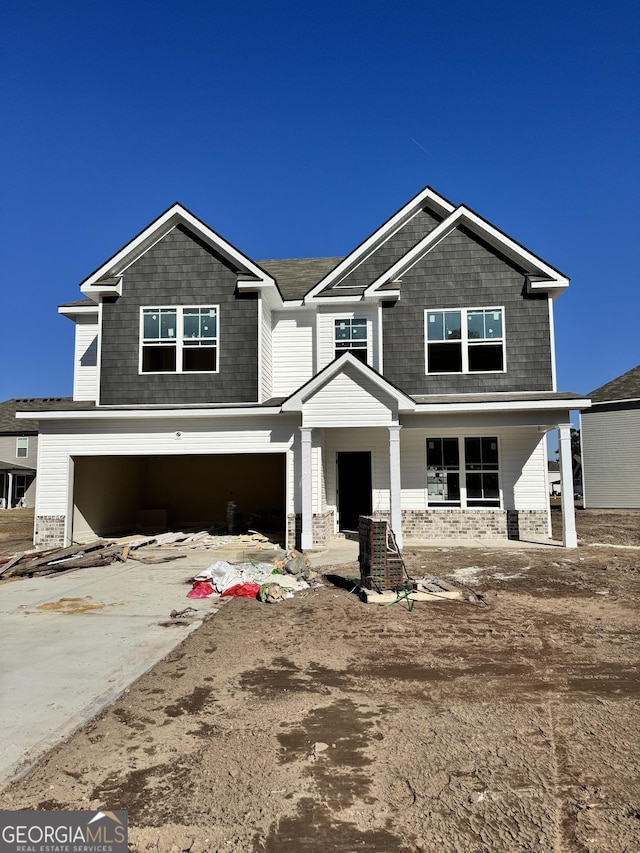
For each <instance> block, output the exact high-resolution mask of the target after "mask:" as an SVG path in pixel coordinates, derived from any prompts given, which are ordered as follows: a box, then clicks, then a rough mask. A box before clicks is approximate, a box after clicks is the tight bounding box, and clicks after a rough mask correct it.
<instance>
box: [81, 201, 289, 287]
mask: <svg viewBox="0 0 640 853" xmlns="http://www.w3.org/2000/svg"><path fill="white" fill-rule="evenodd" d="M177 225H182V226H184V227H185V228H187V229H188V230H189V231H191V232H192V233H194V234H196V235H197V236H198V237H199V238H200V239H201V240H202V241H203V242H204V243H205V244H206V245H208V246H210V247H211V248H212V249H213V250H214V251H215V252H217V253H218V254H219V255H222V257H223V258H225V260H226V261H227V262H228V263H229V264H230V265H231V267H233V268H234V269H235V270H236V272H237V273H238V274H239V275H241V276H243V277H244V279H245V281H246V282H247V283H248V287H250V288H253V289H256V287H259V288H264V289H266V290H270V291H272V292H277V286H276V283H275V281H274V280H273V278H272V277H271V276H270V275H269V274H268V273H267V272H266V271H265V270H263V269H261V268H260V267H259V266H258V265H257V264H256V263H255V261H252V260H251V259H250V258H248V257H247V256H246V255H245V254H243V253H242V252H241V251H240V250H239V249H236V247H235V246H233V245H232V244H231V243H229V242H228V241H227V240H225V239H224V237H221V236H220V235H219V234H217V233H216V232H215V231H213V230H212V229H211V228H209V226H208V225H206V224H205V223H204V222H203V221H202V220H201V219H198V217H197V216H195V215H194V214H193V213H191V211H189V210H187V208H186V207H183V206H182V205H181V204H180V203H179V202H175V204H172V205H171V207H169V208H167V210H165V211H164V213H161V214H160V216H158V218H157V219H154V221H153V222H152V223H151V224H150V225H148V226H147V227H146V228H144V229H143V230H142V231H140V232H139V234H137V235H136V236H135V237H134V238H133V239H132V240H129V242H128V243H126V245H124V246H123V247H122V248H121V249H119V250H118V251H117V252H116V253H115V254H114V255H112V256H111V257H110V258H109V259H108V260H107V261H105V262H104V263H103V264H102V265H101V266H99V267H98V268H97V269H96V270H94V271H93V272H92V273H91V275H89V276H87V278H85V280H84V281H83V282H82V283H81V285H80V290H81V291H82V292H83V293H84V294H86V295H87V296H93V295H100V294H108V293H111V294H114V293H116V294H120V293H121V292H122V275H123V273H124V271H125V270H126V269H127V267H129V266H130V265H131V264H132V263H133V262H134V261H135V260H137V259H138V258H139V257H140V256H141V255H143V254H144V253H145V252H146V251H147V250H148V249H150V248H151V246H153V245H154V244H155V243H157V242H158V241H159V240H161V239H162V238H163V237H164V236H166V235H167V234H168V233H169V232H170V231H172V230H173V229H174V228H175V227H176V226H177ZM240 286H241V285H240ZM248 287H247V285H245V288H244V289H248ZM278 297H279V294H278ZM278 301H281V299H278Z"/></svg>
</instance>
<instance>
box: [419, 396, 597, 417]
mask: <svg viewBox="0 0 640 853" xmlns="http://www.w3.org/2000/svg"><path fill="white" fill-rule="evenodd" d="M590 406H591V400H589V399H586V398H582V399H580V400H575V399H573V400H566V399H565V400H529V401H527V400H510V401H505V402H504V403H498V402H495V401H494V402H491V403H417V404H416V408H415V411H416V413H417V414H418V413H420V414H425V413H433V414H441V413H446V412H456V413H461V412H524V411H540V410H543V411H544V410H546V411H556V410H561V411H565V412H566V411H567V409H577V410H580V411H582V410H583V409H588V408H589V407H590Z"/></svg>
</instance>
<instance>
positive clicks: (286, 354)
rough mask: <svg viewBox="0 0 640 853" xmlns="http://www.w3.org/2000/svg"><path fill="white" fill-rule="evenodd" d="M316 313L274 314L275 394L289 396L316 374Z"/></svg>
mask: <svg viewBox="0 0 640 853" xmlns="http://www.w3.org/2000/svg"><path fill="white" fill-rule="evenodd" d="M313 324H314V317H313V314H312V313H311V312H309V311H300V312H299V313H298V312H296V313H295V314H292V313H291V312H288V313H286V314H283V313H282V312H274V314H273V336H272V341H273V387H272V393H273V396H274V397H288V396H289V394H292V393H293V392H294V391H296V390H297V389H298V388H299V387H300V386H301V385H304V383H305V382H308V381H309V379H311V377H312V376H313V374H314V359H313Z"/></svg>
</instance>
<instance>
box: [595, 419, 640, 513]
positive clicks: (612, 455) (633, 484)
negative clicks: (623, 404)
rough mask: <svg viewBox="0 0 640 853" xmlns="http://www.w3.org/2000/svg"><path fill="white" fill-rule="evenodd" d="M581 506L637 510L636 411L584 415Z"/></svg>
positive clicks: (639, 437) (639, 436)
mask: <svg viewBox="0 0 640 853" xmlns="http://www.w3.org/2000/svg"><path fill="white" fill-rule="evenodd" d="M581 436H582V454H583V457H582V465H583V477H584V493H585V505H586V506H587V507H589V508H603V509H616V508H619V509H640V409H629V410H628V411H624V410H618V411H612V412H598V411H597V410H594V411H591V412H584V413H583V415H582V430H581Z"/></svg>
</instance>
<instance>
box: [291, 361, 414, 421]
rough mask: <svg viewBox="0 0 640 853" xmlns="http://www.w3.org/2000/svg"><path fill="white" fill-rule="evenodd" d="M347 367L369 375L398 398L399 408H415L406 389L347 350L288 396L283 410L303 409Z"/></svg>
mask: <svg viewBox="0 0 640 853" xmlns="http://www.w3.org/2000/svg"><path fill="white" fill-rule="evenodd" d="M346 368H351V369H352V370H355V372H356V373H359V374H361V375H362V376H364V377H367V378H368V379H369V380H370V381H372V382H373V384H374V385H375V386H377V387H378V388H379V389H380V390H381V391H383V392H384V393H385V394H388V395H389V396H390V397H392V398H393V399H394V400H396V402H397V403H398V409H400V410H404V411H412V410H413V409H415V407H416V404H415V401H414V400H413V398H411V397H409V395H408V394H405V392H404V391H401V390H400V389H399V388H397V387H396V386H395V385H394V384H393V383H392V382H389V380H388V379H385V377H384V376H382V374H380V373H378V371H377V370H374V369H373V368H372V367H370V366H369V365H368V364H363V363H362V362H361V361H360V360H359V359H357V358H355V357H354V356H353V355H351V353H350V352H346V353H345V354H344V355H341V356H340V357H339V358H336V359H334V360H333V361H332V362H330V363H329V364H328V365H327V366H326V367H324V368H323V369H322V370H321V371H320V372H319V373H316V375H315V376H312V377H311V379H309V381H308V382H305V384H304V385H301V386H300V388H298V390H297V391H294V393H293V394H291V395H290V396H289V397H287V399H286V400H285V401H284V402H283V403H282V411H283V412H296V411H301V410H302V408H303V406H304V403H305V402H306V400H308V399H309V398H310V397H313V395H314V394H316V393H317V391H318V390H319V389H320V388H322V387H323V386H324V385H326V384H327V382H329V380H330V379H332V378H333V377H334V376H336V375H337V374H339V373H343V372H344V371H345V369H346Z"/></svg>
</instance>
